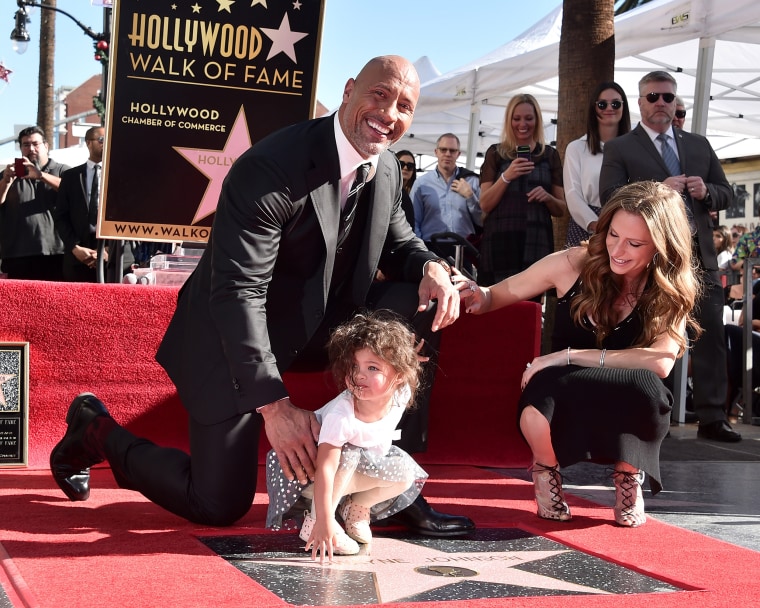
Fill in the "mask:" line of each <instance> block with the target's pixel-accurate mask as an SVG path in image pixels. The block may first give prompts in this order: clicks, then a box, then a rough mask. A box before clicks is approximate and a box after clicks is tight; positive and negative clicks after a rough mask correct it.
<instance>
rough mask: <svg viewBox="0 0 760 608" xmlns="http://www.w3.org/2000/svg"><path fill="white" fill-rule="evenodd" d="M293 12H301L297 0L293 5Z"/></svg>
mask: <svg viewBox="0 0 760 608" xmlns="http://www.w3.org/2000/svg"><path fill="white" fill-rule="evenodd" d="M293 10H296V11H300V10H301V3H300V2H299V1H298V0H296V1H295V2H294V3H293Z"/></svg>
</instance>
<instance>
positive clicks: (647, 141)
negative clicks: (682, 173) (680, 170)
mask: <svg viewBox="0 0 760 608" xmlns="http://www.w3.org/2000/svg"><path fill="white" fill-rule="evenodd" d="M633 132H634V135H635V136H636V137H638V139H639V143H640V144H641V145H642V146H643V147H644V149H645V150H646V152H647V154H649V155H650V156H653V157H654V158H656V159H657V162H658V163H659V165H660V167H661V168H662V170H663V171H664V172H665V175H670V171H669V170H668V166H667V165H666V164H665V159H663V158H662V153H661V152H660V151H659V150H658V149H657V146H655V144H654V142H653V141H652V139H651V138H650V137H649V133H647V132H646V130H645V129H644V127H642V126H641V124H639V125H638V126H637V127H636V128H635V129H634V131H633ZM679 152H680V149H679Z"/></svg>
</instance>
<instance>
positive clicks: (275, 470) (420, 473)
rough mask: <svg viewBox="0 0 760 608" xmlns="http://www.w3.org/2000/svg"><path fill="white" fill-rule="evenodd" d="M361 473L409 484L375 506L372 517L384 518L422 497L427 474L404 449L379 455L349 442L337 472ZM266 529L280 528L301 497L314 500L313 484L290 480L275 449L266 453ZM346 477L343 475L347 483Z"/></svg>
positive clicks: (342, 454)
mask: <svg viewBox="0 0 760 608" xmlns="http://www.w3.org/2000/svg"><path fill="white" fill-rule="evenodd" d="M357 473H359V474H362V475H365V476H367V477H373V478H376V479H382V480H383V481H390V482H393V483H397V482H400V481H406V482H407V483H408V487H407V489H406V490H404V492H402V493H401V494H400V495H398V496H396V497H395V498H391V499H388V500H385V501H383V502H381V503H378V504H376V505H374V506H373V507H372V508H371V509H370V511H371V513H372V519H373V520H378V519H384V518H386V517H389V516H391V515H393V514H394V513H398V512H399V511H401V510H402V509H405V508H406V507H408V506H409V505H410V504H412V502H414V500H415V499H416V498H417V496H419V494H420V492H421V491H422V486H423V485H424V484H425V480H426V479H427V478H428V474H427V473H426V472H425V471H424V470H423V469H422V468H421V467H420V466H419V465H418V464H417V463H416V462H415V460H414V459H413V458H412V457H411V456H410V455H409V454H407V453H406V452H405V451H404V450H402V449H400V448H398V447H396V446H395V445H394V446H391V449H390V450H389V451H388V452H387V453H386V454H378V453H377V451H373V450H371V449H365V448H359V447H356V446H354V445H351V444H346V445H344V446H343V448H342V449H341V453H340V464H339V466H338V471H337V474H336V475H340V476H352V475H354V474H357ZM266 474H267V492H268V494H269V508H268V509H267V521H266V526H267V528H272V529H274V530H279V529H280V528H281V527H282V516H283V515H284V514H285V513H287V512H288V510H290V508H291V507H292V506H293V505H294V504H295V503H296V501H297V500H298V499H299V498H301V497H302V496H304V497H306V498H308V499H309V501H311V497H312V496H313V491H314V489H313V485H314V484H313V483H308V484H306V485H303V484H301V483H299V482H298V481H297V480H295V481H290V480H289V479H288V478H287V477H285V475H284V473H283V472H282V467H280V463H279V461H278V460H277V455H276V454H275V453H274V451H273V450H270V451H269V453H268V454H267V465H266ZM345 480H346V478H344V480H343V481H344V482H345Z"/></svg>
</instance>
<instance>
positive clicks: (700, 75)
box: [691, 37, 715, 135]
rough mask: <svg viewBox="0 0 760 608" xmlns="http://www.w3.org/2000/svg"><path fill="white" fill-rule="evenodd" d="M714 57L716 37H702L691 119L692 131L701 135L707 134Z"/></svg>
mask: <svg viewBox="0 0 760 608" xmlns="http://www.w3.org/2000/svg"><path fill="white" fill-rule="evenodd" d="M714 58H715V38H712V37H711V38H700V39H699V57H698V59H697V81H696V83H695V84H694V108H693V109H692V119H691V131H692V133H697V134H699V135H706V134H707V110H708V107H709V105H710V83H711V82H712V71H713V60H714Z"/></svg>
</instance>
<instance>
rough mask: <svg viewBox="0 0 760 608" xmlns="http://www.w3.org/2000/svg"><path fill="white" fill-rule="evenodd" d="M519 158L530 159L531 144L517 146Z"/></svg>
mask: <svg viewBox="0 0 760 608" xmlns="http://www.w3.org/2000/svg"><path fill="white" fill-rule="evenodd" d="M517 158H524V159H526V160H530V146H517Z"/></svg>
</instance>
